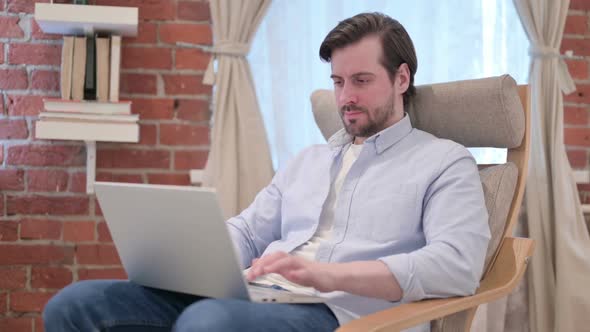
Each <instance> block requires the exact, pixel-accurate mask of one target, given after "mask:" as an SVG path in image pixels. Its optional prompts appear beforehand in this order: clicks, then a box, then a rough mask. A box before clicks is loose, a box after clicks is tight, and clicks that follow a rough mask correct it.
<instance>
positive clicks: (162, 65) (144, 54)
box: [121, 46, 172, 69]
mask: <svg viewBox="0 0 590 332" xmlns="http://www.w3.org/2000/svg"><path fill="white" fill-rule="evenodd" d="M121 67H122V68H127V69H136V68H142V69H170V68H172V50H171V49H170V48H162V47H153V46H152V47H123V50H122V53H121Z"/></svg>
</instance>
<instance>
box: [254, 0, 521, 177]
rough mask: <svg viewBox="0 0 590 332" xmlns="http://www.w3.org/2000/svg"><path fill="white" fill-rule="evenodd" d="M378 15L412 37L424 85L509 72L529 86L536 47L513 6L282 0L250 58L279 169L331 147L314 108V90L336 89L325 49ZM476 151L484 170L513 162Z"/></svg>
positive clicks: (454, 0)
mask: <svg viewBox="0 0 590 332" xmlns="http://www.w3.org/2000/svg"><path fill="white" fill-rule="evenodd" d="M371 11H380V12H383V13H385V14H387V15H389V16H391V17H393V18H395V19H397V20H398V21H400V22H401V23H402V24H403V25H404V26H405V28H406V29H407V30H408V33H409V34H410V36H411V37H412V40H413V41H414V46H415V47H416V52H417V55H418V71H417V73H416V77H415V83H416V84H417V85H420V84H428V83H437V82H446V81H455V80H464V79H472V78H480V77H487V76H494V75H500V74H504V73H509V74H511V75H512V76H513V77H514V78H515V79H516V81H517V82H519V83H526V81H527V80H528V77H527V76H528V69H529V57H528V54H527V52H528V47H529V42H528V39H527V37H526V35H525V33H524V30H523V29H522V26H521V24H520V20H519V18H518V15H517V13H516V10H515V9H514V6H513V4H512V1H510V0H496V1H493V0H473V1H462V0H447V1H431V0H417V1H412V2H408V1H400V0H364V1H352V0H350V1H343V0H318V1H289V0H275V1H273V3H272V4H271V6H270V8H269V10H268V13H267V15H266V16H265V18H264V20H263V22H262V24H261V26H260V27H259V30H258V32H257V34H256V36H255V39H254V42H253V45H252V49H251V51H250V55H249V60H250V63H251V66H252V74H253V78H254V82H255V84H256V92H257V96H258V101H259V103H260V107H261V112H262V115H263V118H264V121H265V126H266V129H267V134H268V138H269V143H270V147H271V154H272V157H273V163H274V166H275V168H276V167H279V166H281V165H284V163H285V162H287V161H288V160H289V159H290V158H292V157H293V156H294V155H295V154H296V153H297V152H299V151H300V150H301V149H303V148H304V147H306V146H309V145H311V144H317V143H324V142H325V139H324V138H323V137H322V135H321V134H320V131H319V129H318V128H317V126H316V124H315V122H314V119H313V115H312V113H311V105H310V102H309V96H310V95H311V92H312V91H314V90H316V89H320V88H324V89H331V88H332V82H331V80H330V65H329V64H327V63H323V62H322V61H321V60H320V58H319V55H318V49H319V46H320V44H321V42H322V40H323V38H324V37H325V36H326V34H327V33H328V32H329V31H330V30H331V29H332V28H333V27H334V26H335V25H336V24H337V23H338V22H339V21H341V20H343V19H345V18H348V17H350V16H353V15H355V14H358V13H361V12H371ZM471 151H472V153H473V154H474V156H475V157H476V159H477V160H478V162H479V163H494V162H499V161H500V162H503V161H504V160H505V158H506V152H505V150H503V149H488V148H485V149H484V148H480V149H471Z"/></svg>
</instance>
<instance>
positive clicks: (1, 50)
mask: <svg viewBox="0 0 590 332" xmlns="http://www.w3.org/2000/svg"><path fill="white" fill-rule="evenodd" d="M0 3H1V2H0ZM2 63H4V43H0V64H2ZM2 113H4V112H2Z"/></svg>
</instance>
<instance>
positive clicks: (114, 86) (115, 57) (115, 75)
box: [109, 35, 121, 102]
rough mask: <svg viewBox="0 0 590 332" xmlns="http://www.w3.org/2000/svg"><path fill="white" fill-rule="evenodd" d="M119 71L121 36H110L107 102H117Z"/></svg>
mask: <svg viewBox="0 0 590 332" xmlns="http://www.w3.org/2000/svg"><path fill="white" fill-rule="evenodd" d="M120 70H121V36H114V35H113V36H111V71H110V84H109V100H110V101H111V102H117V101H119V76H120Z"/></svg>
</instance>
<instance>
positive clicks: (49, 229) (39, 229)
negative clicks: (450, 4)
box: [20, 219, 62, 240]
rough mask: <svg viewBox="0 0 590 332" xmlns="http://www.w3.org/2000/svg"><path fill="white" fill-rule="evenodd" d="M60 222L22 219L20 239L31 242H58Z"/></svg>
mask: <svg viewBox="0 0 590 332" xmlns="http://www.w3.org/2000/svg"><path fill="white" fill-rule="evenodd" d="M61 228H62V224H61V222H59V221H57V220H49V219H23V220H21V222H20V238H21V239H33V240H40V239H46V240H58V239H59V238H61Z"/></svg>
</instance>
